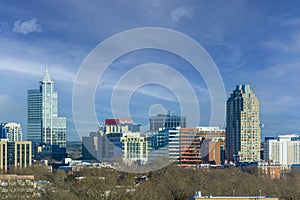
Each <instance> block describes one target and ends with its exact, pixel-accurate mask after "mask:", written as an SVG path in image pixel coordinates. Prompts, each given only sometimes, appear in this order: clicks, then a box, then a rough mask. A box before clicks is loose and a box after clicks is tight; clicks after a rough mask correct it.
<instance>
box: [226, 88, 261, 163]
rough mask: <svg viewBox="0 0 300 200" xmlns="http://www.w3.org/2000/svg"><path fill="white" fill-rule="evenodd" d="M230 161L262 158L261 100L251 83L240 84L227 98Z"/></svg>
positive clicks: (227, 141) (249, 160)
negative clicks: (251, 87) (252, 88)
mask: <svg viewBox="0 0 300 200" xmlns="http://www.w3.org/2000/svg"><path fill="white" fill-rule="evenodd" d="M226 122H227V127H226V157H227V160H228V161H234V162H237V161H241V162H252V161H259V160H260V121H259V101H258V99H257V97H256V96H255V94H254V93H253V91H252V90H251V89H250V86H249V85H238V86H236V89H235V90H233V92H232V93H231V95H230V97H229V98H228V100H227V120H226Z"/></svg>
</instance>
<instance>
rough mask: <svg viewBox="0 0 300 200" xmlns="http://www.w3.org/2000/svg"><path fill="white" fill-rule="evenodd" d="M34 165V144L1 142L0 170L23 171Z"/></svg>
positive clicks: (28, 142)
mask: <svg viewBox="0 0 300 200" xmlns="http://www.w3.org/2000/svg"><path fill="white" fill-rule="evenodd" d="M31 164H32V143H31V142H30V141H21V142H8V141H1V142H0V169H1V170H4V171H7V170H8V169H9V168H12V167H14V168H15V169H22V168H24V167H27V166H30V165H31Z"/></svg>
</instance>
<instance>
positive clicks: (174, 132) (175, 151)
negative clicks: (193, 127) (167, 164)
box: [169, 127, 180, 161]
mask: <svg viewBox="0 0 300 200" xmlns="http://www.w3.org/2000/svg"><path fill="white" fill-rule="evenodd" d="M179 157H180V127H177V128H175V129H170V130H169V159H170V160H171V161H178V160H179Z"/></svg>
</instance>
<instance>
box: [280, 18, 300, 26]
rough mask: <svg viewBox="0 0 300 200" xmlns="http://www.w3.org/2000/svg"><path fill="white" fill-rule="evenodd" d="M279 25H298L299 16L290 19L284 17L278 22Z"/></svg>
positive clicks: (299, 22)
mask: <svg viewBox="0 0 300 200" xmlns="http://www.w3.org/2000/svg"><path fill="white" fill-rule="evenodd" d="M280 25H283V26H299V25H300V17H295V18H291V19H285V20H282V21H281V22H280Z"/></svg>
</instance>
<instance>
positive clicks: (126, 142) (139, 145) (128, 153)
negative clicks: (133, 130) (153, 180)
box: [121, 136, 148, 164]
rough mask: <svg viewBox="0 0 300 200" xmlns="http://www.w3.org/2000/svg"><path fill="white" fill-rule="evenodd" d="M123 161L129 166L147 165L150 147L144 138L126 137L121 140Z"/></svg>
mask: <svg viewBox="0 0 300 200" xmlns="http://www.w3.org/2000/svg"><path fill="white" fill-rule="evenodd" d="M121 142H122V151H123V160H124V162H125V163H127V164H132V163H145V162H147V160H148V159H147V158H148V147H147V142H146V140H145V138H144V137H141V136H124V137H122V138H121Z"/></svg>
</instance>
